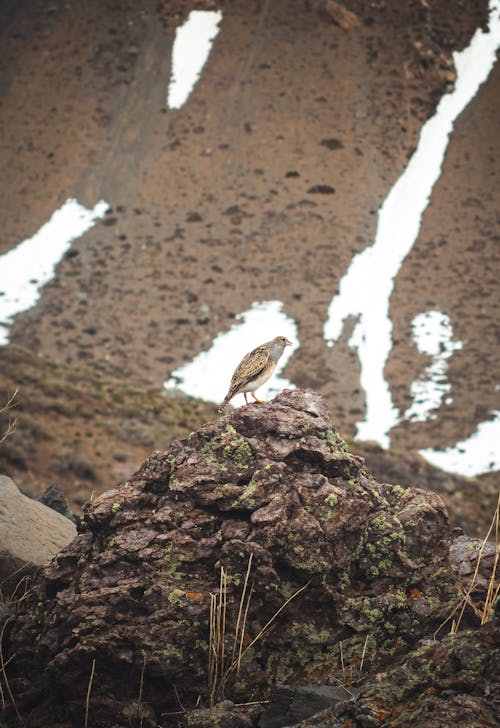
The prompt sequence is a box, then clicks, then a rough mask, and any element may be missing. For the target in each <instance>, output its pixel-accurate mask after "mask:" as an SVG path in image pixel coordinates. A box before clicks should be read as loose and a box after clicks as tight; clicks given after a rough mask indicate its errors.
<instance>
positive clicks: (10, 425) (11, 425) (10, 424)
mask: <svg viewBox="0 0 500 728" xmlns="http://www.w3.org/2000/svg"><path fill="white" fill-rule="evenodd" d="M18 393H19V387H16V389H15V390H14V392H13V393H12V394H11V395H8V397H7V402H5V404H3V405H2V406H1V407H0V415H2V414H4V413H5V412H9V411H10V410H11V409H12V408H13V407H15V406H16V401H15V400H16V397H17V395H18ZM16 422H17V420H15V419H11V418H10V417H9V419H8V421H7V426H6V428H5V430H4V432H3V433H2V434H1V435H0V445H1V444H2V442H5V440H6V439H7V438H8V437H10V435H12V433H13V432H14V430H15V429H16Z"/></svg>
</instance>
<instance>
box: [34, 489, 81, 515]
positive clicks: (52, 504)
mask: <svg viewBox="0 0 500 728" xmlns="http://www.w3.org/2000/svg"><path fill="white" fill-rule="evenodd" d="M36 500H37V501H38V502H39V503H43V505H44V506H47V507H48V508H52V509H53V510H54V511H57V512H58V513H60V514H61V516H64V517H65V518H69V520H70V521H73V523H75V520H76V519H75V517H74V515H73V514H72V512H71V511H70V509H69V506H68V501H67V500H66V496H65V495H64V493H63V491H62V490H61V488H60V487H59V486H58V485H57V484H54V485H51V486H50V487H49V488H47V490H46V491H44V492H43V493H42V494H41V495H39V496H38V497H37V499H36Z"/></svg>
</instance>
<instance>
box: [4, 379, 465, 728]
mask: <svg viewBox="0 0 500 728" xmlns="http://www.w3.org/2000/svg"><path fill="white" fill-rule="evenodd" d="M449 539H450V529H449V526H448V521H447V514H446V510H445V507H444V504H443V502H442V500H441V499H440V497H439V496H437V495H435V494H433V493H429V492H425V491H422V490H420V489H417V488H415V489H413V488H402V487H401V486H392V485H387V484H384V483H378V482H376V481H375V480H374V479H373V478H372V477H371V476H370V475H369V473H368V472H367V471H366V470H365V467H364V462H363V460H362V459H361V458H360V457H357V456H354V455H352V454H351V453H350V452H349V451H348V449H347V446H346V445H345V443H344V442H343V441H342V440H341V439H340V437H339V436H338V435H337V433H336V430H335V428H334V426H333V425H332V422H331V419H330V415H329V412H328V409H327V406H326V402H325V400H324V398H323V397H322V396H320V395H318V394H316V393H314V392H312V391H310V390H294V391H285V392H283V393H282V394H281V395H279V396H278V397H277V398H276V399H275V400H273V401H272V402H271V403H269V404H267V405H264V406H262V405H258V404H252V405H249V406H246V407H242V408H240V409H238V410H236V411H234V412H233V413H232V414H230V415H229V416H227V417H224V418H222V419H218V420H216V421H213V422H210V423H209V424H207V425H205V426H204V427H202V428H201V429H200V430H199V431H197V432H195V433H193V434H192V435H190V436H189V437H188V438H186V439H184V440H179V441H175V442H173V443H172V444H171V445H170V446H169V448H168V449H167V450H166V451H165V452H155V453H153V454H152V455H151V457H150V458H148V460H147V461H146V462H145V463H144V464H143V466H142V467H141V468H140V469H139V470H138V471H137V472H136V473H135V475H134V476H133V477H132V478H131V479H130V480H129V481H127V482H125V483H123V484H122V485H120V486H119V487H116V488H113V489H112V490H109V491H107V492H106V493H104V494H103V495H102V496H100V497H99V498H97V499H95V500H93V501H92V502H89V503H88V504H87V505H86V507H85V513H84V518H83V522H82V525H81V532H80V534H79V536H78V537H77V538H76V539H75V540H74V541H73V542H72V543H71V544H70V545H69V546H68V547H67V548H66V549H65V551H64V552H63V553H62V554H60V555H59V557H58V559H57V561H54V562H53V563H52V564H51V565H50V566H49V567H47V568H46V569H45V570H44V571H43V572H42V573H41V574H40V576H39V578H38V579H37V580H36V582H35V583H34V584H33V587H32V591H31V594H30V596H29V598H28V599H26V600H25V601H24V602H23V604H22V605H21V607H20V611H19V613H18V614H17V616H16V619H15V621H14V622H13V623H12V625H11V628H10V633H9V646H8V649H9V653H10V654H12V655H14V656H15V657H13V660H12V663H11V664H9V671H8V674H9V684H10V687H11V689H12V691H13V694H14V695H15V696H16V704H17V708H18V710H19V711H20V713H21V714H22V715H25V716H26V718H27V720H28V721H29V725H30V726H33V727H34V728H36V726H46V725H48V724H50V725H51V726H53V728H58V727H61V728H62V726H67V725H80V724H82V721H83V718H82V716H83V715H84V710H85V709H86V710H87V712H88V715H89V716H90V718H89V725H92V726H94V727H95V728H98V727H99V726H110V725H113V726H114V725H116V726H121V725H123V726H128V725H130V724H135V723H134V721H137V724H139V723H140V724H141V725H143V726H155V725H157V724H161V725H177V723H178V720H179V714H180V713H182V711H183V710H184V709H188V708H190V707H193V706H195V705H196V704H199V703H200V701H201V703H202V705H204V706H207V705H209V704H210V702H214V703H216V702H218V701H220V700H222V699H223V698H230V699H231V700H233V701H235V702H245V701H255V700H261V699H263V698H264V697H265V696H267V695H269V693H270V691H271V690H272V689H273V688H274V687H275V686H277V685H280V684H283V683H287V684H290V685H292V686H293V685H300V684H311V683H312V684H319V683H326V682H335V681H337V680H338V678H339V675H341V670H346V669H347V670H348V669H349V667H351V669H352V668H353V666H355V668H356V669H357V668H358V666H359V665H360V664H361V665H364V670H365V671H369V672H371V673H372V672H374V671H376V670H382V669H383V668H384V666H385V665H387V664H390V663H391V662H393V661H394V660H395V659H397V658H398V656H401V655H403V654H405V653H406V652H408V651H409V650H410V649H411V648H412V647H413V646H414V644H415V643H416V642H417V641H418V640H419V639H421V638H422V637H424V636H426V635H429V634H431V633H432V632H433V631H434V630H436V629H437V628H438V627H439V625H440V624H441V623H442V622H443V620H445V619H446V617H447V616H448V615H449V614H450V612H451V610H452V609H453V608H454V607H455V606H456V605H457V604H458V602H459V600H460V598H461V594H460V593H459V590H458V588H457V582H458V575H457V572H456V571H455V569H454V566H453V562H452V561H451V560H450V549H449ZM463 626H466V618H464V621H463ZM4 652H5V650H4ZM226 712H227V711H226ZM224 714H226V713H224ZM48 721H49V723H48ZM198 724H199V725H201V723H198Z"/></svg>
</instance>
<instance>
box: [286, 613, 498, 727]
mask: <svg viewBox="0 0 500 728" xmlns="http://www.w3.org/2000/svg"><path fill="white" fill-rule="evenodd" d="M499 645H500V620H499V619H498V617H497V618H496V619H495V620H492V621H491V622H490V623H488V624H487V625H485V626H484V627H481V629H479V630H471V631H467V632H466V633H464V634H462V635H459V636H458V637H457V636H455V637H454V636H449V637H447V638H446V639H445V640H443V641H442V642H431V643H429V644H427V645H422V646H421V647H420V648H419V649H418V650H415V652H413V653H411V654H410V655H409V656H408V657H407V658H406V659H404V660H403V661H402V663H400V664H398V665H397V667H394V668H393V669H391V670H389V671H387V672H385V673H380V674H379V675H377V680H376V681H374V682H373V683H372V684H371V685H370V686H367V687H365V688H364V690H363V692H362V694H361V696H360V697H359V698H358V699H356V700H355V701H351V702H344V703H343V704H342V705H341V706H339V707H337V708H332V709H331V710H326V711H324V712H323V713H320V714H318V715H316V716H315V717H314V718H310V719H308V720H305V721H304V722H302V723H300V725H301V726H302V727H303V728H306V727H307V728H312V726H315V728H346V726H379V728H389V727H390V726H392V727H393V728H396V727H397V726H409V725H416V726H425V728H443V726H452V725H456V726H460V728H478V726H485V728H486V727H487V726H491V728H494V726H497V725H499V723H500V684H499V681H498V665H499V661H500V648H499Z"/></svg>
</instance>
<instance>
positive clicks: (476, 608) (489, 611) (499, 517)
mask: <svg viewBox="0 0 500 728" xmlns="http://www.w3.org/2000/svg"><path fill="white" fill-rule="evenodd" d="M493 532H494V533H495V558H494V562H493V567H492V569H491V573H490V576H489V579H488V587H487V589H486V596H485V597H484V600H482V601H478V600H477V592H478V575H479V567H480V565H481V561H482V559H483V554H484V550H485V548H486V544H487V543H488V540H489V539H490V536H491V534H492V533H493ZM499 557H500V494H499V496H498V501H497V506H496V509H495V513H494V514H493V518H492V520H491V524H490V527H489V529H488V532H487V534H486V536H485V537H484V539H483V541H482V543H481V546H480V548H479V552H478V555H477V559H476V566H475V568H474V573H473V575H472V579H471V582H470V584H469V586H468V588H467V589H466V590H464V589H462V590H461V591H462V598H461V599H460V601H459V602H458V604H457V605H456V607H455V608H454V610H453V611H452V613H451V614H450V615H449V616H448V617H447V618H446V619H445V621H444V622H443V623H442V624H441V625H440V626H439V627H438V629H437V630H436V632H435V633H434V638H436V637H437V635H438V633H439V632H440V631H441V629H442V628H443V627H444V626H445V625H447V624H449V623H450V622H451V626H450V633H451V634H456V633H457V632H458V630H459V629H460V623H461V621H462V619H463V616H464V614H465V610H466V609H467V607H469V608H470V609H471V610H472V611H473V612H474V614H475V615H476V617H477V618H478V619H479V620H480V622H481V625H483V624H486V623H487V622H489V621H490V620H491V619H492V618H493V611H494V609H495V602H496V600H497V599H498V597H499V596H500V580H499V579H498V576H497V571H498V560H499Z"/></svg>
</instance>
